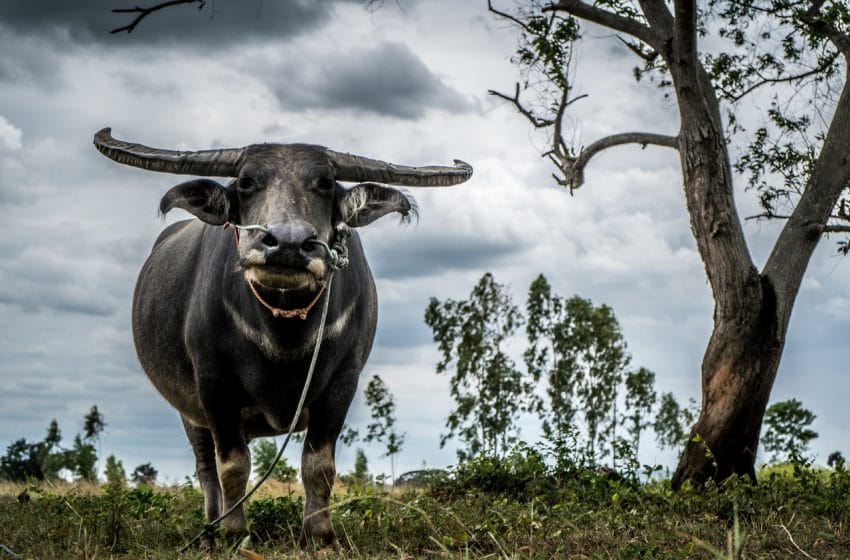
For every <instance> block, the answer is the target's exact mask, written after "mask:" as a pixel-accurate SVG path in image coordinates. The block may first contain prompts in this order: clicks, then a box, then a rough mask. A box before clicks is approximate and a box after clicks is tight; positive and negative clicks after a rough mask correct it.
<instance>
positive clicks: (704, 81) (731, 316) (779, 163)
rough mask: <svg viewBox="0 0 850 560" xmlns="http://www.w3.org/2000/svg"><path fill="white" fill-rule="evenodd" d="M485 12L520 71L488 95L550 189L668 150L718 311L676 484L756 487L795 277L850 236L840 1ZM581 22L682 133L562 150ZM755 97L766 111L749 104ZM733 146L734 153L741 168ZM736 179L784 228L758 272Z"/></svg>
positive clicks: (848, 94)
mask: <svg viewBox="0 0 850 560" xmlns="http://www.w3.org/2000/svg"><path fill="white" fill-rule="evenodd" d="M488 5H489V6H490V9H491V11H493V12H494V13H495V14H496V15H498V16H499V17H501V18H503V19H505V20H507V21H509V22H511V23H512V24H514V25H516V26H517V29H518V31H519V34H520V43H519V49H518V52H517V56H516V57H515V59H514V60H515V61H516V62H517V63H518V64H519V65H520V66H521V69H522V72H523V74H524V79H523V82H522V84H520V83H518V84H517V85H516V88H515V89H514V91H513V92H512V93H510V94H505V93H499V92H495V91H494V92H492V93H493V94H494V95H497V96H499V97H501V98H502V99H505V100H506V101H508V102H510V103H511V104H512V105H514V107H515V108H516V109H518V110H519V112H520V113H521V114H522V115H523V116H524V117H526V118H527V119H528V120H529V121H530V122H531V123H532V124H533V126H535V127H536V128H539V129H541V130H545V131H546V132H547V133H548V137H549V140H550V141H551V145H550V147H549V148H548V149H547V150H546V153H545V155H546V156H547V157H548V158H549V160H550V161H551V162H552V163H553V164H554V165H555V167H556V170H557V176H556V178H557V180H558V182H559V184H561V185H562V186H564V187H565V188H568V189H569V190H570V191H571V192H572V191H573V190H575V189H577V188H578V187H580V186H581V185H582V184H583V183H584V179H585V177H584V171H585V167H586V166H587V165H588V163H589V162H590V161H591V160H592V158H593V157H594V156H596V155H597V154H599V153H601V152H602V151H604V150H607V149H610V148H614V147H616V146H622V145H624V144H638V145H641V146H647V145H656V146H661V147H664V148H671V149H674V150H676V151H677V152H678V154H679V158H680V162H681V169H682V177H683V182H684V198H685V204H686V207H687V211H688V214H689V217H690V223H691V230H692V231H693V235H694V238H695V240H696V245H697V250H698V251H699V254H700V257H701V258H702V261H703V264H704V265H705V271H706V275H707V277H708V283H709V286H710V288H711V291H712V294H713V296H714V305H715V307H714V327H713V331H712V333H711V337H710V339H709V341H708V345H707V347H706V350H705V354H704V357H703V360H702V370H701V375H702V406H701V408H700V415H699V418H698V419H697V421H696V424H695V425H694V426H693V427H692V429H691V435H692V436H699V437H691V438H688V443H687V444H686V445H685V448H684V451H683V452H682V455H681V457H680V460H679V464H678V466H677V468H676V470H675V472H674V474H673V486H674V487H678V486H680V485H681V484H682V483H683V482H684V481H685V480H692V481H695V482H697V483H700V482H703V481H705V480H707V479H715V480H723V479H725V478H727V477H729V476H731V475H733V474H741V475H747V476H750V477H751V478H753V479H755V468H754V465H755V456H756V449H757V446H758V438H759V432H760V429H761V424H762V417H763V415H764V412H765V409H766V407H767V402H768V399H769V396H770V391H771V388H772V386H773V382H774V379H775V377H776V371H777V368H778V366H779V361H780V358H781V356H782V351H783V348H784V345H785V337H786V333H787V330H788V324H789V320H790V317H791V311H792V309H793V307H794V302H795V300H796V296H797V293H798V292H799V289H800V285H801V282H802V279H803V276H804V273H805V271H806V268H807V267H808V263H809V260H810V258H811V256H812V254H813V252H814V250H815V248H816V247H817V245H818V243H819V242H820V240H821V238H822V237H823V236H824V235H827V234H831V233H842V232H847V231H850V212H848V210H847V208H846V203H847V198H848V191H847V188H848V185H850V81H848V80H847V69H848V66H850V65H848V59H850V7H848V4H847V3H846V2H844V1H840V0H805V1H799V2H789V1H785V0H746V1H730V0H707V1H706V2H701V3H697V2H694V1H693V0H673V1H672V2H668V1H665V0H606V1H604V2H602V1H600V2H589V1H586V0H560V1H552V2H541V1H539V0H531V1H528V2H522V3H521V6H520V8H519V9H517V10H514V11H510V12H506V11H503V10H501V9H499V8H497V7H494V6H493V5H492V3H489V4H488ZM584 22H589V23H592V24H595V25H598V26H601V27H603V28H607V29H608V30H609V31H612V32H613V33H611V35H610V37H611V40H612V41H614V42H615V43H617V44H620V45H625V47H626V48H627V49H628V50H629V51H630V52H631V53H632V54H633V55H634V56H635V57H636V61H637V64H638V66H637V67H636V68H635V76H636V77H637V78H638V79H641V78H650V79H653V80H655V83H656V84H657V85H658V86H659V95H664V96H666V97H667V98H669V99H670V100H671V102H672V103H671V107H675V108H676V109H677V112H678V117H679V130H678V131H676V132H674V133H672V134H669V133H665V131H662V132H656V131H628V132H622V133H618V134H614V135H611V136H607V137H604V138H599V139H596V140H595V141H593V142H591V143H590V144H588V145H586V146H583V147H582V146H580V145H578V144H575V143H574V142H573V139H574V138H575V135H574V134H572V133H571V131H569V130H568V126H569V125H570V122H571V119H570V118H569V117H568V116H567V112H568V110H569V108H570V107H571V106H572V105H573V104H574V103H575V102H576V101H577V100H578V99H580V98H581V97H583V95H578V94H576V92H575V91H574V90H573V83H572V81H571V78H570V70H571V68H572V65H573V59H572V53H573V50H572V47H573V45H574V43H576V42H578V41H582V40H583V38H582V28H581V24H582V23H584ZM594 35H598V33H594ZM527 90H532V91H530V92H529V91H527ZM755 92H759V93H760V94H761V95H762V98H763V99H764V98H767V99H771V101H770V102H769V103H764V104H762V105H763V107H757V106H755V105H754V104H753V103H751V102H750V100H751V99H752V96H753V94H754V93H755ZM534 99H543V103H541V104H539V105H535V104H534V101H533V100H534ZM761 108H763V110H764V113H763V117H762V119H761V120H762V122H764V123H765V124H764V125H762V126H759V127H757V128H756V129H755V130H745V128H744V126H743V124H744V120H743V119H741V118H739V113H740V112H741V111H756V110H759V109H761ZM730 137H731V138H732V139H733V140H734V141H737V142H739V143H740V144H739V145H743V146H744V149H743V150H742V157H741V158H740V159H738V160H737V162H733V160H732V158H731V157H730V152H729V139H730ZM733 163H734V165H733ZM733 169H736V170H737V171H739V172H741V173H743V174H745V175H747V176H748V186H749V187H751V188H752V189H755V190H756V191H757V193H758V195H759V200H760V202H761V203H762V206H763V213H762V215H761V217H762V218H766V219H782V220H785V224H784V226H783V228H782V230H781V232H780V233H779V235H778V237H777V239H776V241H775V244H774V246H773V250H772V252H771V254H770V256H769V257H768V259H767V261H766V263H765V264H764V266H763V267H762V269H761V270H759V269H758V268H757V267H756V265H755V263H754V262H753V259H752V257H751V256H750V252H749V248H748V246H747V241H746V238H745V236H744V232H743V228H742V226H741V218H740V217H739V215H738V212H737V210H736V207H735V200H734V195H733V193H734V188H733V187H734V183H735V177H734V175H733ZM841 243H842V245H840V247H841V248H843V249H844V250H845V251H850V245H848V244H847V243H846V242H841ZM706 446H707V447H708V448H709V450H710V451H711V453H706V452H705V447H706Z"/></svg>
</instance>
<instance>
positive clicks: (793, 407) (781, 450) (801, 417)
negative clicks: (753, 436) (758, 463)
mask: <svg viewBox="0 0 850 560" xmlns="http://www.w3.org/2000/svg"><path fill="white" fill-rule="evenodd" d="M815 418H817V417H816V416H815V415H814V414H813V413H812V412H811V411H810V410H807V409H805V408H803V405H802V403H801V402H800V401H798V400H797V399H791V400H787V401H782V402H778V403H773V404H772V405H770V406H769V407H767V410H766V411H765V413H764V428H765V430H764V435H763V436H762V438H761V442H762V445H763V446H764V448H765V450H766V451H768V452H770V453H771V454H772V459H773V461H787V460H792V461H797V460H802V459H804V457H805V453H806V451H807V449H808V445H809V442H810V441H812V440H813V439H815V438H817V437H818V434H817V432H815V431H814V430H812V429H810V428H809V427H808V426H810V425H811V424H812V422H814V420H815Z"/></svg>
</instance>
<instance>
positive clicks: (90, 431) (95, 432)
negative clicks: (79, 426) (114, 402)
mask: <svg viewBox="0 0 850 560" xmlns="http://www.w3.org/2000/svg"><path fill="white" fill-rule="evenodd" d="M105 428H106V422H105V421H104V416H103V414H101V413H100V412H99V411H98V410H97V405H96V404H95V405H92V407H91V409H90V410H89V413H88V414H86V416H85V418H84V419H83V439H84V440H87V441H92V442H93V441H97V440H99V439H100V434H101V433H102V432H103V430H104V429H105Z"/></svg>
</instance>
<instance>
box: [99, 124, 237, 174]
mask: <svg viewBox="0 0 850 560" xmlns="http://www.w3.org/2000/svg"><path fill="white" fill-rule="evenodd" d="M94 145H95V147H96V148H97V149H98V151H99V152H100V153H102V154H103V155H105V156H106V157H108V158H109V159H111V160H113V161H117V162H118V163H123V164H124V165H132V166H133V167H140V168H142V169H147V170H149V171H161V172H164V173H178V174H181V175H203V176H207V177H235V176H236V175H237V174H238V173H239V161H240V159H241V158H242V154H243V153H244V149H243V148H227V149H222V150H201V151H197V152H180V151H176V150H159V149H156V148H149V147H148V146H143V145H141V144H133V143H130V142H123V141H121V140H116V139H115V138H113V137H112V129H111V128H103V129H101V130H99V131H98V132H97V133H96V134H95V135H94Z"/></svg>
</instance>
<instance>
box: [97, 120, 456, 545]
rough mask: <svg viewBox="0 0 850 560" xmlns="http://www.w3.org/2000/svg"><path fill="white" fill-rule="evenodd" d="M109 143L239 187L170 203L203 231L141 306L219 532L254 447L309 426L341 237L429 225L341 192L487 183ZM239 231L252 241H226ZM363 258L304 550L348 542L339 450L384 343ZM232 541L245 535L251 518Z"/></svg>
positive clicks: (322, 389)
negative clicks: (337, 532)
mask: <svg viewBox="0 0 850 560" xmlns="http://www.w3.org/2000/svg"><path fill="white" fill-rule="evenodd" d="M94 143H95V146H96V147H97V149H98V150H100V152H101V153H103V154H104V155H105V156H107V157H109V158H110V159H112V160H114V161H117V162H118V163H123V164H126V165H132V166H135V167H140V168H142V169H147V170H151V171H161V172H166V173H181V174H189V175H202V176H217V177H232V178H233V180H232V181H230V183H229V184H228V185H227V186H224V185H221V184H219V183H217V182H215V181H212V180H210V179H194V180H191V181H188V182H185V183H181V184H179V185H177V186H176V187H173V188H172V189H171V190H169V191H168V192H167V193H166V194H165V196H164V197H163V198H162V201H161V203H160V211H161V212H163V213H166V212H168V211H169V210H171V209H172V208H175V207H176V208H182V209H184V210H187V211H188V212H190V213H192V214H193V215H194V216H195V217H197V218H198V219H197V220H186V221H182V222H178V223H175V224H172V225H170V226H168V227H167V228H166V229H165V231H163V232H162V234H160V236H159V238H158V239H157V240H156V242H155V243H154V246H153V249H152V251H151V255H150V256H149V257H148V260H147V262H146V263H145V265H144V267H143V268H142V271H141V273H140V274H139V279H138V282H137V284H136V291H135V296H134V299H133V338H134V341H135V345H136V352H137V354H138V356H139V361H140V362H141V364H142V368H144V370H145V373H146V374H147V375H148V377H149V378H150V380H151V382H152V383H153V384H154V386H155V387H156V388H157V390H158V391H159V392H160V393H161V394H162V396H163V397H165V399H166V400H167V401H168V402H169V403H170V404H171V405H172V406H173V407H174V408H176V409H177V410H178V411H179V413H180V416H181V418H182V420H183V425H184V427H185V429H186V434H187V436H188V438H189V441H190V443H191V444H192V449H193V450H194V453H195V459H196V464H197V475H198V480H199V481H200V484H201V487H202V488H203V491H204V502H205V509H206V517H207V520H212V519H215V518H216V517H218V515H219V514H220V513H222V512H224V511H226V510H227V509H228V508H229V507H230V506H231V505H233V504H234V503H236V502H237V501H238V500H239V498H240V497H241V496H242V495H243V494H244V492H245V486H246V483H247V482H248V476H249V474H250V470H251V461H250V458H249V452H248V442H249V441H250V440H251V438H255V437H261V436H271V435H277V434H281V433H283V432H284V431H286V430H287V429H288V427H289V424H290V422H291V420H292V417H293V415H294V414H295V408H296V405H297V402H298V398H299V396H300V393H301V391H302V388H303V386H304V381H305V377H306V375H307V370H308V365H309V360H310V357H311V352H312V350H313V347H314V345H315V344H316V338H317V330H318V325H319V323H320V315H321V312H320V310H319V309H317V308H318V307H319V306H317V308H313V309H314V311H313V312H312V313H310V308H311V306H312V304H313V303H315V302H316V301H317V300H318V299H319V296H320V293H321V292H322V290H324V286H325V283H326V281H327V279H328V275H329V273H330V271H331V268H330V266H329V263H328V257H329V255H328V252H329V251H328V247H329V246H332V245H333V244H334V242H335V240H336V236H338V235H339V232H340V231H346V232H347V231H348V229H349V228H356V227H360V226H365V225H368V224H369V223H371V222H373V221H374V220H376V219H378V218H380V217H381V216H383V215H385V214H388V213H391V212H397V213H399V214H401V215H402V216H404V217H406V216H409V215H410V213H411V212H414V209H413V206H412V200H411V199H410V198H408V196H406V195H405V194H403V193H401V192H399V191H398V190H396V189H393V188H391V187H387V186H384V185H380V184H376V183H373V182H362V183H360V184H357V185H354V186H353V187H350V188H347V189H346V188H343V187H342V186H341V185H340V183H339V182H338V181H358V182H360V181H378V182H381V183H389V184H397V185H407V186H417V187H418V186H423V187H424V186H449V185H455V184H458V183H462V182H464V181H466V180H467V179H469V177H470V176H471V175H472V168H471V167H470V166H469V165H468V164H466V163H463V162H461V161H455V167H439V166H430V167H406V166H399V165H393V164H389V163H384V162H381V161H376V160H372V159H368V158H363V157H359V156H354V155H351V154H343V153H338V152H334V151H331V150H328V149H326V148H323V147H320V146H312V145H306V144H256V145H251V146H247V147H245V148H238V149H224V150H205V151H199V152H181V151H173V150H158V149H153V148H149V147H147V146H142V145H140V144H132V143H127V142H122V141H119V140H115V139H114V138H112V136H111V134H110V129H108V128H106V129H103V130H101V131H100V132H98V133H97V134H96V135H95V138H94ZM226 224H234V225H236V226H245V225H249V227H247V228H240V229H241V232H240V231H238V230H237V231H234V230H228V229H225V228H223V227H220V226H222V225H226ZM234 237H236V242H234ZM348 258H349V264H348V266H347V267H346V268H344V269H343V270H341V271H339V272H338V273H337V274H336V276H335V277H334V282H333V288H332V291H331V293H330V296H329V297H330V301H329V308H328V317H327V327H326V329H325V332H324V337H323V342H322V347H321V348H322V349H321V353H320V355H319V358H318V363H317V366H316V371H315V373H314V377H313V380H312V383H311V386H310V388H309V392H308V394H307V400H306V404H305V409H304V411H303V412H302V414H301V417H300V418H299V422H298V427H297V429H298V430H303V429H305V428H306V430H307V434H306V438H305V441H304V449H303V456H302V462H301V473H302V479H303V482H304V491H305V498H306V502H305V506H304V520H303V524H302V527H301V537H300V540H301V543H302V545H304V544H306V543H308V542H309V541H316V542H317V543H318V544H329V543H332V542H333V541H334V532H333V527H332V525H331V520H330V516H329V514H328V509H327V507H328V498H329V496H330V491H331V485H332V482H333V480H334V474H335V466H334V449H335V445H336V439H337V436H338V435H339V432H340V429H341V428H342V424H343V420H344V419H345V415H346V413H347V411H348V407H349V405H350V404H351V399H352V397H353V396H354V393H355V390H356V388H357V378H358V376H359V374H360V371H361V370H362V369H363V366H364V364H365V363H366V359H367V357H368V355H369V351H370V349H371V347H372V341H373V339H374V335H375V324H376V319H377V301H376V294H375V284H374V280H373V278H372V273H371V271H370V270H369V266H368V264H367V263H366V258H365V256H364V254H363V249H362V247H361V245H360V239H359V237H358V235H357V233H356V232H353V233H352V235H351V238H350V240H349V241H348ZM272 310H276V311H279V312H281V313H285V312H287V311H293V312H294V315H295V316H294V317H289V316H288V315H286V314H283V316H279V315H280V314H279V313H277V312H275V313H274V314H273V312H272ZM301 316H303V319H302V318H301ZM222 526H223V527H224V528H225V529H226V530H228V531H229V532H231V533H235V534H242V533H245V531H246V522H245V513H244V510H243V508H241V507H239V508H238V509H236V510H235V511H234V512H233V513H232V514H230V515H228V516H227V517H226V518H225V519H224V520H223V521H222ZM211 538H212V537H209V539H211ZM207 544H212V543H211V541H209V540H208V542H207Z"/></svg>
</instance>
